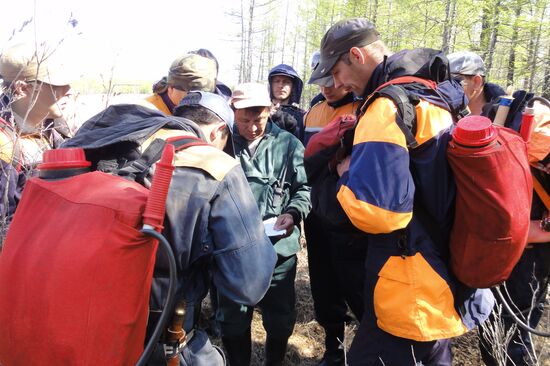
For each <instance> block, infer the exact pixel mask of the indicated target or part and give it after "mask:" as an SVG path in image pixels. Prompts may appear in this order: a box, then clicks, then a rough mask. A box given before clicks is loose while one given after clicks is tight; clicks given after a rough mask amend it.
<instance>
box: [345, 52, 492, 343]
mask: <svg viewBox="0 0 550 366" xmlns="http://www.w3.org/2000/svg"><path fill="white" fill-rule="evenodd" d="M399 57H402V53H401V54H396V55H394V56H390V57H389V58H388V59H387V62H388V63H391V62H392V61H396V60H397V62H398V61H399ZM387 69H388V67H387V65H386V64H384V65H383V66H382V64H381V65H380V66H379V67H378V68H377V70H375V74H374V75H373V77H372V79H371V85H370V87H371V90H372V91H374V89H376V87H377V86H378V85H381V84H382V83H383V81H385V80H391V79H392V78H393V77H394V76H393V75H384V77H381V76H380V75H377V73H378V74H381V73H383V72H384V71H383V70H387ZM397 76H399V75H397ZM377 79H378V80H383V81H382V82H380V83H378V85H377V84H376V83H374V85H373V83H372V80H377ZM460 90H461V89H460ZM396 113H397V109H396V106H395V104H394V103H393V102H392V101H391V100H390V99H387V98H384V97H379V98H378V99H376V100H374V101H373V102H372V104H370V106H369V107H368V109H367V110H366V111H365V113H364V114H363V115H362V116H360V117H359V120H358V122H357V125H356V130H355V135H354V141H353V149H352V153H351V163H350V168H349V171H348V172H346V173H345V174H344V175H342V177H341V179H340V181H339V184H340V186H339V189H338V194H337V197H338V201H339V202H340V204H341V206H342V208H343V209H344V211H345V212H346V214H347V216H348V217H349V219H350V220H351V222H352V223H353V224H354V226H356V227H357V228H359V229H360V230H361V231H363V232H365V233H368V234H371V235H370V236H369V240H368V247H369V248H368V254H367V260H366V265H365V267H366V276H367V277H366V289H365V294H366V298H365V301H368V302H370V306H372V308H373V312H374V314H375V317H374V318H375V321H376V324H377V326H378V327H380V328H381V329H383V330H384V331H386V332H388V333H390V334H392V335H395V336H398V337H402V338H407V339H413V340H416V341H431V340H435V339H443V338H450V337H454V336H458V335H461V334H463V333H465V332H466V331H467V330H469V329H471V328H473V327H474V326H476V325H478V324H480V323H481V322H483V321H484V320H485V319H486V317H487V316H488V315H489V313H490V310H491V309H492V307H493V304H494V299H493V298H492V295H491V293H490V291H488V290H474V289H467V288H464V287H463V286H462V285H460V284H458V283H457V282H456V281H455V280H454V279H453V277H452V275H451V273H450V268H449V267H448V265H447V263H448V237H449V233H450V228H451V225H452V219H453V211H454V198H455V185H454V181H453V178H452V174H451V169H450V167H449V165H448V163H447V160H446V155H445V152H446V147H447V142H448V137H449V134H448V133H445V131H448V129H449V127H451V125H452V124H453V118H452V116H451V114H450V113H449V112H448V111H447V110H446V109H444V108H441V107H439V106H437V105H436V104H434V103H432V102H430V101H428V100H426V99H422V97H421V98H420V102H419V103H418V105H417V106H416V114H417V121H416V140H417V142H418V144H419V147H417V148H415V149H414V150H410V151H409V150H408V149H407V142H406V139H405V136H404V134H403V133H402V132H401V130H400V128H399V127H398V125H397V123H396V122H395V119H396ZM459 309H461V310H460V311H459Z"/></svg>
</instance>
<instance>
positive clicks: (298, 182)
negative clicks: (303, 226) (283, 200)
mask: <svg viewBox="0 0 550 366" xmlns="http://www.w3.org/2000/svg"><path fill="white" fill-rule="evenodd" d="M290 143H291V144H294V147H293V148H290V149H288V151H289V153H290V154H292V155H291V156H290V157H289V159H286V161H287V164H289V166H288V167H287V169H288V170H287V181H288V178H290V188H289V193H290V198H289V201H288V204H287V205H286V207H285V208H284V210H283V214H288V215H290V216H292V223H291V224H289V226H288V227H285V229H287V228H289V227H290V228H292V226H294V225H299V224H300V222H301V221H302V220H303V219H304V218H305V217H306V216H307V214H308V213H309V211H310V210H311V198H310V193H311V187H310V186H309V184H308V182H307V175H306V171H305V168H304V145H302V143H301V142H300V141H298V140H297V139H295V138H292V140H291V141H290ZM289 176H290V177H289ZM286 222H288V220H287V221H286Z"/></svg>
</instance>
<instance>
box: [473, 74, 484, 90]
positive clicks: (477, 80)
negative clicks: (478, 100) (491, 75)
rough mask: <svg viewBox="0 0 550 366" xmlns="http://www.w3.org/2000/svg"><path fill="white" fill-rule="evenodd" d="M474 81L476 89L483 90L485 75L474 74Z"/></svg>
mask: <svg viewBox="0 0 550 366" xmlns="http://www.w3.org/2000/svg"><path fill="white" fill-rule="evenodd" d="M472 79H473V81H474V89H475V90H481V89H483V77H482V76H481V75H474V77H473V78H472Z"/></svg>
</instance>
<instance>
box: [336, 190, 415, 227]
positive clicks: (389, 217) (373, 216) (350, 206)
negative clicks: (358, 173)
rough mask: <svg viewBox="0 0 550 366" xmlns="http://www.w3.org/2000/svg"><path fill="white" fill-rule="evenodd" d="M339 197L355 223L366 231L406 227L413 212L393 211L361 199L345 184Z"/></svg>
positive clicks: (339, 192)
mask: <svg viewBox="0 0 550 366" xmlns="http://www.w3.org/2000/svg"><path fill="white" fill-rule="evenodd" d="M337 197H338V201H340V205H341V206H342V208H343V209H344V211H345V212H346V215H347V216H348V217H349V219H350V220H351V222H352V223H353V225H354V226H355V227H357V228H358V229H360V230H362V231H364V232H366V233H370V234H383V233H391V232H392V231H395V230H399V229H403V228H404V227H406V226H407V225H408V224H409V222H410V221H411V218H412V212H405V213H401V212H393V211H389V210H385V209H383V208H380V207H378V206H375V205H371V204H370V203H367V202H364V201H361V200H359V199H357V198H356V197H355V194H354V193H353V191H352V190H351V189H349V188H348V187H346V186H345V185H343V186H342V187H341V188H340V190H339V191H338V195H337Z"/></svg>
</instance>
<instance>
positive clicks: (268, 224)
mask: <svg viewBox="0 0 550 366" xmlns="http://www.w3.org/2000/svg"><path fill="white" fill-rule="evenodd" d="M276 221H277V218H276V217H272V218H270V219H267V220H265V221H264V228H265V233H266V234H267V236H280V235H283V234H284V233H286V230H275V229H274V228H273V226H274V225H275V222H276Z"/></svg>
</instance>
